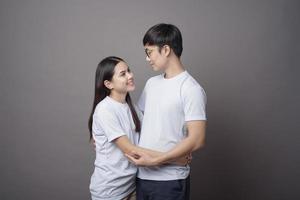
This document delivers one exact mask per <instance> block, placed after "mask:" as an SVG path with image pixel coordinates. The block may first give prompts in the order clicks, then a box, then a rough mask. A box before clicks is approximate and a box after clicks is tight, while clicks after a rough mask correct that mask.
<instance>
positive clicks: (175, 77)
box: [162, 70, 187, 81]
mask: <svg viewBox="0 0 300 200" xmlns="http://www.w3.org/2000/svg"><path fill="white" fill-rule="evenodd" d="M165 74H166V73H163V74H162V78H163V80H164V81H172V80H177V79H179V78H181V77H182V76H184V75H186V74H187V71H186V70H184V71H183V72H180V73H179V74H177V75H175V76H173V77H172V78H165Z"/></svg>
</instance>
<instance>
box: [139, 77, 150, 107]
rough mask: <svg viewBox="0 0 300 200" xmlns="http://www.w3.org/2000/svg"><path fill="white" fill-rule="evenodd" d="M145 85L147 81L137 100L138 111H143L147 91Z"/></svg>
mask: <svg viewBox="0 0 300 200" xmlns="http://www.w3.org/2000/svg"><path fill="white" fill-rule="evenodd" d="M147 85H148V81H147V83H146V85H145V87H144V89H143V92H142V94H141V96H140V98H139V100H138V103H137V107H138V108H139V110H140V111H142V112H144V111H145V103H146V91H147Z"/></svg>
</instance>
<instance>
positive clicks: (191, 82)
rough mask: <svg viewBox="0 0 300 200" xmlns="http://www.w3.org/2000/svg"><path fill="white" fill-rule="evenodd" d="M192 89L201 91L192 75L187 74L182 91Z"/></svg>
mask: <svg viewBox="0 0 300 200" xmlns="http://www.w3.org/2000/svg"><path fill="white" fill-rule="evenodd" d="M194 87H196V88H201V89H203V88H202V86H201V85H200V83H199V82H198V81H197V80H196V79H195V78H194V77H193V76H192V75H190V74H189V73H187V75H186V77H185V79H184V81H183V83H182V89H183V90H187V89H189V88H194Z"/></svg>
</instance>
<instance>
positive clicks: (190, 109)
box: [183, 85, 207, 121]
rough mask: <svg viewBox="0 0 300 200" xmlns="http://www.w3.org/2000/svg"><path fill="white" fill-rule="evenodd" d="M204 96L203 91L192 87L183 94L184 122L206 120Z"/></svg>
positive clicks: (199, 87) (197, 87)
mask: <svg viewBox="0 0 300 200" xmlns="http://www.w3.org/2000/svg"><path fill="white" fill-rule="evenodd" d="M206 101H207V100H206V94H205V91H204V89H203V88H202V87H201V86H199V85H196V86H193V87H191V88H188V89H187V90H186V91H184V92H183V108H184V115H185V121H193V120H206Z"/></svg>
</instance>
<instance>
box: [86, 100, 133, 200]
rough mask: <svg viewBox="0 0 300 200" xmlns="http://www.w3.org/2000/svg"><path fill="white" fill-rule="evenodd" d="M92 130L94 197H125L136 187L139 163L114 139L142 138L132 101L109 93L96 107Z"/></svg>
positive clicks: (107, 199) (113, 199)
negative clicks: (137, 130) (131, 109)
mask: <svg viewBox="0 0 300 200" xmlns="http://www.w3.org/2000/svg"><path fill="white" fill-rule="evenodd" d="M137 112H138V111H137ZM92 131H93V137H94V139H95V143H96V160H95V163H94V164H95V170H94V173H93V175H92V177H91V182H90V192H91V196H92V199H93V200H100V199H101V200H118V199H123V198H124V197H126V196H127V195H128V194H130V193H131V192H132V191H134V190H135V178H136V173H137V167H136V166H135V165H133V164H132V163H130V162H129V161H128V160H127V158H126V157H125V156H124V154H123V152H122V151H121V150H120V149H119V148H118V147H117V145H116V144H115V143H114V142H113V140H114V139H116V138H118V137H120V136H123V135H126V136H127V137H128V138H129V140H130V141H131V142H132V143H133V144H137V142H138V136H139V134H138V133H136V132H135V125H134V122H133V119H132V115H131V112H130V108H129V106H128V104H127V103H125V104H122V103H119V102H117V101H115V100H114V99H112V98H111V97H108V96H107V97H106V98H105V99H103V100H102V101H101V102H100V103H99V104H98V105H97V106H96V108H95V112H94V115H93V125H92Z"/></svg>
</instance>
